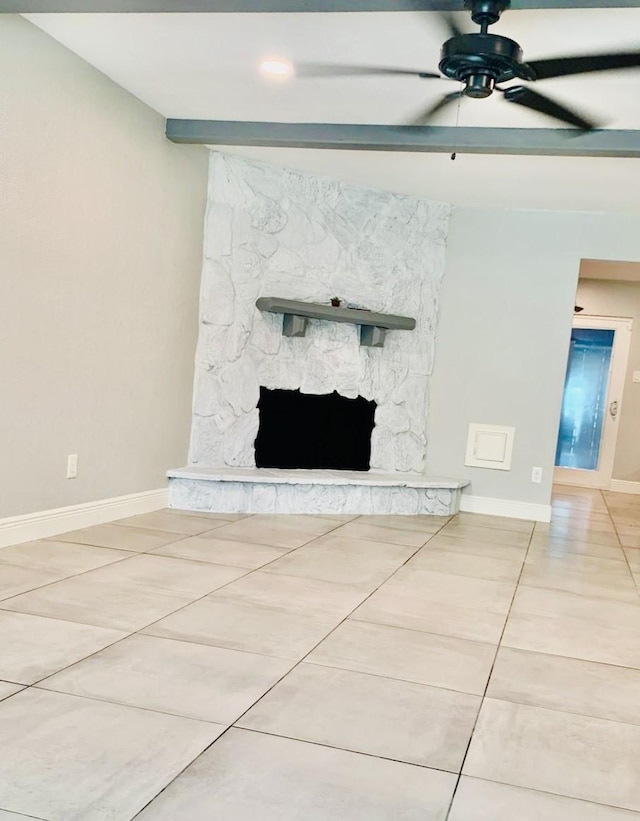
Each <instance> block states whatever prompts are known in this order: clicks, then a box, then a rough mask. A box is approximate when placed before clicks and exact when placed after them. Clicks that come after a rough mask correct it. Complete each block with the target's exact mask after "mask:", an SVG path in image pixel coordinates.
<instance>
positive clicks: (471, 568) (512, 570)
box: [407, 540, 522, 584]
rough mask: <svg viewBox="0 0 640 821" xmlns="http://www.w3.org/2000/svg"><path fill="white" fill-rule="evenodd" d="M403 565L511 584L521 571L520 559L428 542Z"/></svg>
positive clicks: (409, 567)
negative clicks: (497, 556)
mask: <svg viewBox="0 0 640 821" xmlns="http://www.w3.org/2000/svg"><path fill="white" fill-rule="evenodd" d="M460 541H462V540H460ZM407 568H408V569H422V570H430V571H433V572H435V573H446V574H450V575H453V576H470V577H471V578H476V579H493V580H494V581H498V582H512V583H514V584H515V582H517V581H518V576H519V575H520V571H521V570H522V559H517V558H516V559H513V560H511V559H496V558H494V557H493V556H478V555H475V554H473V553H459V552H452V551H450V550H449V549H448V548H447V547H444V548H439V547H436V546H432V545H431V543H428V544H427V545H426V546H425V547H423V548H422V549H421V550H419V551H418V552H417V553H416V555H415V556H414V557H413V558H412V559H411V561H410V562H409V563H408V564H407Z"/></svg>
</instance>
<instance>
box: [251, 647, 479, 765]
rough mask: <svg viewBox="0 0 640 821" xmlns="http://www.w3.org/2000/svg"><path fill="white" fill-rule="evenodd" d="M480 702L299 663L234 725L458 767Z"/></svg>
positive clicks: (452, 693)
mask: <svg viewBox="0 0 640 821" xmlns="http://www.w3.org/2000/svg"><path fill="white" fill-rule="evenodd" d="M479 704H480V699H479V697H478V696H472V695H467V694H465V693H456V692H453V691H452V690H441V689H438V688H436V687H427V686H425V685H422V684H413V683H410V682H407V681H397V680H393V679H387V678H381V677H379V676H371V675H366V674H364V673H354V672H351V671H348V670H336V669H333V668H328V667H320V666H317V665H315V664H304V663H302V664H300V665H299V666H298V667H296V668H295V669H294V670H293V671H292V672H291V673H289V674H288V675H287V676H286V677H285V678H284V679H283V680H282V681H281V682H280V684H278V685H276V686H275V687H274V688H273V690H271V691H270V692H269V693H267V695H266V696H265V697H264V698H263V699H262V700H261V701H260V702H258V704H257V705H256V706H255V707H253V708H252V709H251V710H249V712H248V713H247V714H246V715H245V716H244V717H243V718H242V719H241V720H240V722H239V725H240V726H242V727H246V728H249V729H255V730H262V731H264V732H267V733H272V734H274V735H282V736H286V737H288V738H297V739H299V740H301V741H312V742H316V743H318V744H327V745H329V746H331V747H339V748H341V749H345V750H351V751H352V752H362V753H369V754H370V755H377V756H381V757H383V758H391V759H394V760H396V761H405V762H407V763H413V764H421V765H422V766H425V767H434V768H436V769H441V770H449V771H451V772H456V771H458V770H459V769H460V766H461V765H462V759H463V757H464V753H465V750H466V748H467V744H468V742H469V738H470V736H471V732H472V729H473V725H474V722H475V719H476V716H477V712H478V707H479Z"/></svg>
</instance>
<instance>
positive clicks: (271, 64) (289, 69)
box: [260, 57, 293, 79]
mask: <svg viewBox="0 0 640 821" xmlns="http://www.w3.org/2000/svg"><path fill="white" fill-rule="evenodd" d="M260 71H261V73H262V74H264V75H265V76H267V77H272V78H274V79H284V78H286V77H291V75H292V74H293V66H292V65H291V63H290V62H289V61H288V60H283V59H282V58H280V57H272V58H270V59H268V60H263V61H262V62H261V63H260Z"/></svg>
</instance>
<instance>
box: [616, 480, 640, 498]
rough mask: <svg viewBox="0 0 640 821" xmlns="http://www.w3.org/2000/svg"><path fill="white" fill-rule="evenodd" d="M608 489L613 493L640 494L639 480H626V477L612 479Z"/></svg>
mask: <svg viewBox="0 0 640 821" xmlns="http://www.w3.org/2000/svg"><path fill="white" fill-rule="evenodd" d="M609 490H612V491H613V492H614V493H635V494H636V495H640V482H627V481H626V479H612V480H611V481H610V482H609Z"/></svg>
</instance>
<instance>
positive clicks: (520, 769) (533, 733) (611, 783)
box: [464, 698, 640, 811]
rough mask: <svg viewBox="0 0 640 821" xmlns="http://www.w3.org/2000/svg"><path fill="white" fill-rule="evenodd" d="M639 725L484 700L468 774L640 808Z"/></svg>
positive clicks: (472, 746)
mask: <svg viewBox="0 0 640 821" xmlns="http://www.w3.org/2000/svg"><path fill="white" fill-rule="evenodd" d="M638 760H640V727H638V726H637V725H633V724H622V723H620V722H618V721H605V720H604V719H601V718H591V717H587V716H578V715H573V714H569V713H561V712H558V711H556V710H546V709H543V708H541V707H529V706H525V705H522V704H513V703H510V702H506V701H497V700H495V699H489V698H488V699H485V700H484V702H483V705H482V709H481V710H480V716H479V717H478V724H477V726H476V730H475V732H474V735H473V739H472V741H471V746H470V747H469V753H468V755H467V759H466V762H465V766H464V773H465V775H470V776H475V777H477V778H484V779H487V780H490V781H499V782H501V783H505V784H513V785H514V786H516V787H528V788H531V789H534V790H541V791H543V792H550V793H557V794H559V795H566V796H568V797H570V798H579V799H582V800H584V801H593V802H594V803H599V804H610V805H612V806H618V807H621V808H623V809H630V810H634V811H637V810H640V779H638V765H637V762H638Z"/></svg>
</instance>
